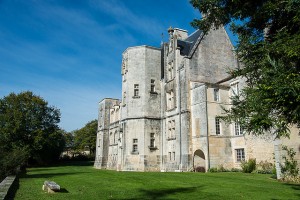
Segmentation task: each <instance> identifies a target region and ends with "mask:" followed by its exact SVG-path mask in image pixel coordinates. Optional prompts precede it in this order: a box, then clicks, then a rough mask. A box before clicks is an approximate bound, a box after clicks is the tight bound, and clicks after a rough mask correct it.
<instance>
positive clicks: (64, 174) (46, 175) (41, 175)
mask: <svg viewBox="0 0 300 200" xmlns="http://www.w3.org/2000/svg"><path fill="white" fill-rule="evenodd" d="M86 173H89V172H69V173H45V174H21V175H20V178H52V177H56V176H66V175H73V174H86Z"/></svg>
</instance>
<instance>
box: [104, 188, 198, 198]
mask: <svg viewBox="0 0 300 200" xmlns="http://www.w3.org/2000/svg"><path fill="white" fill-rule="evenodd" d="M199 187H200V186H199ZM199 187H181V188H171V189H149V190H147V189H140V190H139V192H140V193H141V194H140V195H139V197H136V198H126V199H128V200H141V199H153V200H155V199H164V200H165V199H166V200H175V199H178V198H171V197H168V196H169V195H172V194H176V193H178V194H182V193H192V192H195V191H196V190H198V189H199ZM110 199H114V200H121V199H122V198H121V199H118V198H110Z"/></svg>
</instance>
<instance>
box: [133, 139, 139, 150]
mask: <svg viewBox="0 0 300 200" xmlns="http://www.w3.org/2000/svg"><path fill="white" fill-rule="evenodd" d="M132 153H138V139H133V145H132Z"/></svg>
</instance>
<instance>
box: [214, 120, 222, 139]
mask: <svg viewBox="0 0 300 200" xmlns="http://www.w3.org/2000/svg"><path fill="white" fill-rule="evenodd" d="M215 122H216V135H220V134H221V123H220V119H219V118H216V119H215Z"/></svg>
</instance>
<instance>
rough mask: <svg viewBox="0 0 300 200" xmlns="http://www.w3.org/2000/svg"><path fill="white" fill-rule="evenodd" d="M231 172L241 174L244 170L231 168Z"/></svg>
mask: <svg viewBox="0 0 300 200" xmlns="http://www.w3.org/2000/svg"><path fill="white" fill-rule="evenodd" d="M230 171H231V172H241V171H242V170H241V169H237V168H231V170H230Z"/></svg>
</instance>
